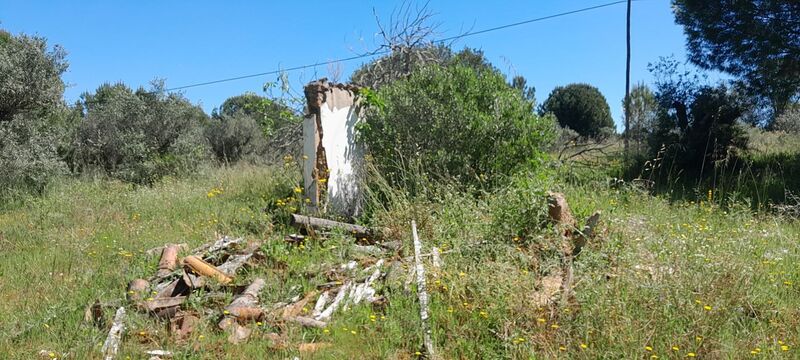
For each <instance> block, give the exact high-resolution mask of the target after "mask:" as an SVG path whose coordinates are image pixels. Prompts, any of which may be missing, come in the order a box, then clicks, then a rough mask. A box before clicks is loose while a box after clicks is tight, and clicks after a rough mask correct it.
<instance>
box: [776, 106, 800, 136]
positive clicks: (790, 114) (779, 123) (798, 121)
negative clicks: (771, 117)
mask: <svg viewBox="0 0 800 360" xmlns="http://www.w3.org/2000/svg"><path fill="white" fill-rule="evenodd" d="M771 129H772V130H777V131H783V132H787V133H789V134H793V135H798V134H800V104H794V105H793V106H790V107H789V108H787V109H786V110H785V111H784V112H783V113H782V114H780V115H778V117H777V118H775V121H773V122H772V124H771Z"/></svg>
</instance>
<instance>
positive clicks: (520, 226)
mask: <svg viewBox="0 0 800 360" xmlns="http://www.w3.org/2000/svg"><path fill="white" fill-rule="evenodd" d="M509 180H510V181H509V182H508V185H506V186H504V187H503V188H501V189H498V191H496V192H494V193H493V194H492V195H491V196H490V199H491V200H490V206H488V208H489V209H490V211H491V214H492V226H491V232H492V233H493V234H495V236H500V237H501V238H502V239H516V241H520V242H528V241H530V239H531V238H533V237H534V236H535V234H537V233H539V232H540V231H541V229H542V227H543V226H544V224H545V222H546V220H547V201H546V199H547V192H548V191H550V190H551V189H552V187H553V185H554V181H553V180H554V179H553V176H552V174H550V173H549V172H547V171H536V172H533V171H523V172H520V173H518V174H516V175H515V176H513V177H512V178H511V179H509Z"/></svg>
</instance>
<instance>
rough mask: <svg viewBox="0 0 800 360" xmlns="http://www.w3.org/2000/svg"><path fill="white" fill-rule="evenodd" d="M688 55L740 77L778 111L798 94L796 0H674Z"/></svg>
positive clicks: (799, 10)
mask: <svg viewBox="0 0 800 360" xmlns="http://www.w3.org/2000/svg"><path fill="white" fill-rule="evenodd" d="M672 4H673V9H674V12H675V20H676V22H677V23H678V24H680V25H683V27H684V32H685V33H686V35H687V37H688V40H687V47H688V50H689V58H690V60H691V61H692V62H693V63H695V64H697V65H698V66H700V67H702V68H704V69H716V70H720V71H723V72H727V73H729V74H732V75H734V76H736V77H738V78H739V79H740V80H741V81H742V82H743V83H744V84H745V86H746V87H747V88H748V89H749V90H750V92H751V93H752V94H753V95H756V96H758V97H760V98H763V99H766V100H767V101H768V102H769V104H770V105H771V108H772V110H773V115H778V114H780V113H781V112H783V110H784V109H785V108H786V106H787V105H788V104H789V103H790V102H791V101H792V99H793V98H796V97H797V96H798V94H800V2H797V1H789V0H751V1H707V0H673V1H672Z"/></svg>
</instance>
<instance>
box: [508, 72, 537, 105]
mask: <svg viewBox="0 0 800 360" xmlns="http://www.w3.org/2000/svg"><path fill="white" fill-rule="evenodd" d="M511 87H512V88H514V89H517V90H519V91H520V92H521V93H522V96H523V97H525V99H528V101H530V102H531V104H533V105H536V88H535V87H533V86H528V79H525V77H524V76H522V75H517V76H514V78H512V79H511Z"/></svg>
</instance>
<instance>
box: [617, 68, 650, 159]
mask: <svg viewBox="0 0 800 360" xmlns="http://www.w3.org/2000/svg"><path fill="white" fill-rule="evenodd" d="M628 99H629V100H628V101H629V102H630V116H631V117H630V121H629V128H628V129H627V130H626V131H627V132H626V134H625V135H626V136H628V138H629V139H630V140H631V141H632V142H633V145H634V146H635V149H636V150H637V152H638V151H639V150H641V146H642V145H644V144H646V142H647V138H648V137H649V136H650V134H651V133H652V132H653V130H654V128H655V123H656V119H657V117H658V111H659V108H658V102H657V101H656V97H655V95H654V94H653V92H652V91H650V88H649V87H647V85H645V84H638V85H636V86H634V87H633V89H631V93H630V96H629V97H628ZM625 103H626V101H625V100H623V101H622V106H623V107H625Z"/></svg>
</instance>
